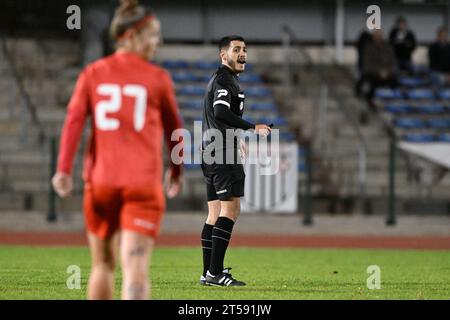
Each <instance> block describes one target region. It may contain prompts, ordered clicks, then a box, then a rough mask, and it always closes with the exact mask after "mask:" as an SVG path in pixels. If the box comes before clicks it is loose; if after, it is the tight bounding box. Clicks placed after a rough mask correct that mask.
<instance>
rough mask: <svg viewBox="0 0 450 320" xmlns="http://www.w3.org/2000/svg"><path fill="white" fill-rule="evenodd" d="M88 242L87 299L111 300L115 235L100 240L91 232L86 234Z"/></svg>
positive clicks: (115, 246)
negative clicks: (89, 266) (89, 260)
mask: <svg viewBox="0 0 450 320" xmlns="http://www.w3.org/2000/svg"><path fill="white" fill-rule="evenodd" d="M88 242H89V248H90V251H91V258H92V269H91V274H90V276H89V281H88V287H87V296H88V299H90V300H99V299H101V300H111V299H113V297H114V270H115V266H116V255H117V252H116V251H117V244H118V236H117V233H116V234H114V235H113V236H111V237H108V238H106V239H101V238H99V237H98V236H96V235H95V234H93V233H92V232H88Z"/></svg>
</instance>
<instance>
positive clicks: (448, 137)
mask: <svg viewBox="0 0 450 320" xmlns="http://www.w3.org/2000/svg"><path fill="white" fill-rule="evenodd" d="M437 141H439V142H448V143H450V133H443V134H440V135H438V137H437Z"/></svg>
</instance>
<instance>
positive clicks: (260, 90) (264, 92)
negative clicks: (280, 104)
mask: <svg viewBox="0 0 450 320" xmlns="http://www.w3.org/2000/svg"><path fill="white" fill-rule="evenodd" d="M245 94H246V96H248V97H255V98H266V97H270V96H271V92H270V90H269V89H267V88H264V87H252V88H248V89H247V90H245Z"/></svg>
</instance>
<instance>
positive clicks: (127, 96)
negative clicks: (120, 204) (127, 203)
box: [58, 53, 182, 187]
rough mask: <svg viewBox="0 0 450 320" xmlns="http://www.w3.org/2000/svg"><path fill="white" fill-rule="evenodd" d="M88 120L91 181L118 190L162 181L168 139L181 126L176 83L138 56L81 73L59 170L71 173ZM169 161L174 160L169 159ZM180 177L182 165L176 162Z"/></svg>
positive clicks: (120, 56) (116, 58)
mask: <svg viewBox="0 0 450 320" xmlns="http://www.w3.org/2000/svg"><path fill="white" fill-rule="evenodd" d="M88 117H91V118H92V135H91V141H90V144H89V149H88V150H87V154H86V157H85V162H84V170H83V177H84V179H85V180H86V181H89V182H93V183H96V184H101V185H109V186H114V187H125V186H142V185H149V184H152V183H155V182H158V183H159V182H160V181H161V178H162V171H163V157H162V149H163V134H164V136H165V139H166V141H167V144H168V146H169V152H170V151H171V150H172V148H173V147H174V146H175V145H176V144H177V143H178V142H177V141H170V137H171V134H172V131H173V130H175V129H177V128H181V126H182V121H181V118H180V116H179V112H178V107H177V103H176V99H175V93H174V88H173V83H172V80H171V78H170V76H169V74H168V73H167V72H166V71H165V70H164V69H162V68H160V67H158V66H156V65H153V64H151V63H149V62H148V61H146V60H145V59H143V58H141V57H139V56H138V55H136V54H133V53H115V54H113V55H111V56H108V57H106V58H103V59H99V60H97V61H96V62H94V63H92V64H90V65H88V66H87V67H86V68H85V69H84V70H83V71H82V73H81V74H80V76H79V78H78V81H77V83H76V86H75V89H74V92H73V95H72V98H71V100H70V103H69V106H68V111H67V116H66V120H65V123H64V127H63V130H62V136H61V142H60V153H59V159H58V171H59V172H64V173H67V174H71V171H72V166H73V160H74V157H75V153H76V150H77V146H78V143H79V140H80V136H81V134H82V131H83V128H84V124H85V122H86V120H87V118H88ZM169 158H170V157H169ZM171 166H172V169H173V170H174V173H175V174H176V175H179V174H180V172H181V166H180V165H175V164H173V162H171Z"/></svg>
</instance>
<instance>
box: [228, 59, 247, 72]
mask: <svg viewBox="0 0 450 320" xmlns="http://www.w3.org/2000/svg"><path fill="white" fill-rule="evenodd" d="M227 65H228V66H229V67H230V69H231V70H232V71H233V72H234V73H236V74H239V73H242V72H244V70H245V64H244V63H243V64H241V63H238V62H237V61H234V60H231V59H229V58H227Z"/></svg>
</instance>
